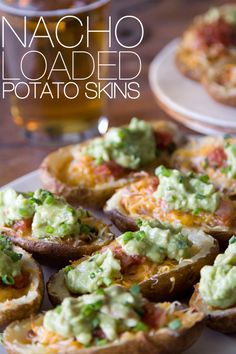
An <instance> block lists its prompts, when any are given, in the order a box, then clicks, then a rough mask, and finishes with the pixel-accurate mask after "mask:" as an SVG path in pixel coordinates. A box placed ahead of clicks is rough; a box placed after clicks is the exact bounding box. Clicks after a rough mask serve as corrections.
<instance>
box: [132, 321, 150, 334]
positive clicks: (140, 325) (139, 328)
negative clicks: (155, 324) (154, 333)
mask: <svg viewBox="0 0 236 354" xmlns="http://www.w3.org/2000/svg"><path fill="white" fill-rule="evenodd" d="M147 330H148V326H147V325H146V324H145V323H143V322H139V323H137V324H136V326H135V327H134V331H135V332H146V331H147Z"/></svg>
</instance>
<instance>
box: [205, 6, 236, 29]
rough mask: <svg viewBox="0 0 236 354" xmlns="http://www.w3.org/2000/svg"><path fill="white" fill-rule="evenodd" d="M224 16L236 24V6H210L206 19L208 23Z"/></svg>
mask: <svg viewBox="0 0 236 354" xmlns="http://www.w3.org/2000/svg"><path fill="white" fill-rule="evenodd" d="M220 18H223V19H224V20H225V21H226V22H228V23H230V24H232V25H234V26H236V8H235V6H230V5H229V6H225V7H224V8H218V7H212V8H210V9H209V10H208V11H207V12H206V14H205V16H204V19H205V21H206V22H207V23H213V22H217V21H219V19H220Z"/></svg>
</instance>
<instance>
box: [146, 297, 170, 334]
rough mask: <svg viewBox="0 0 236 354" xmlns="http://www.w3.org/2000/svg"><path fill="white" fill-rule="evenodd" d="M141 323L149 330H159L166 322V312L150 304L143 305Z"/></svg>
mask: <svg viewBox="0 0 236 354" xmlns="http://www.w3.org/2000/svg"><path fill="white" fill-rule="evenodd" d="M144 311H145V313H144V316H143V319H142V320H143V322H144V323H146V324H147V325H148V326H149V327H151V328H156V329H158V328H160V327H161V326H162V325H163V324H164V323H165V322H166V311H165V310H163V309H161V308H160V307H156V306H155V305H154V304H152V303H151V302H148V303H147V304H145V305H144Z"/></svg>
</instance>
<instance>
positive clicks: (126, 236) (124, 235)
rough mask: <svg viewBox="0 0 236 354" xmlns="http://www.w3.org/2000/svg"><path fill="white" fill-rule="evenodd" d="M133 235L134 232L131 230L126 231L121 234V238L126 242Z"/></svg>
mask: <svg viewBox="0 0 236 354" xmlns="http://www.w3.org/2000/svg"><path fill="white" fill-rule="evenodd" d="M133 237H134V233H133V232H131V231H127V232H125V233H124V234H123V236H122V239H123V242H124V244H126V243H128V242H129V241H130V240H132V238H133Z"/></svg>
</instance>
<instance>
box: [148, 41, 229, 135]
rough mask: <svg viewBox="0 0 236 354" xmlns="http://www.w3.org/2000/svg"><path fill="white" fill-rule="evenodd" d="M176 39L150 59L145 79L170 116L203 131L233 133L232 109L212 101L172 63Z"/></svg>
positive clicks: (207, 132)
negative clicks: (147, 76) (146, 78)
mask: <svg viewBox="0 0 236 354" xmlns="http://www.w3.org/2000/svg"><path fill="white" fill-rule="evenodd" d="M178 42H179V40H178V39H176V40H174V41H172V42H171V43H169V44H168V45H167V46H166V47H165V48H164V49H163V50H162V51H161V52H160V53H159V54H158V55H157V56H156V57H155V58H154V60H153V62H152V63H151V65H150V69H149V81H150V85H151V88H152V90H153V93H154V94H155V97H156V99H157V101H158V103H159V105H160V106H161V107H162V108H163V109H164V110H165V111H166V112H167V113H168V114H169V115H171V116H172V117H173V118H174V119H176V120H177V121H179V122H181V123H182V124H184V125H185V126H187V127H188V128H190V129H193V130H195V131H197V132H200V133H203V134H219V133H231V134H236V108H233V107H229V106H225V105H223V104H220V103H218V102H216V101H214V100H213V99H212V98H211V97H210V96H209V95H208V93H207V92H206V90H205V88H204V87H203V86H202V85H201V84H199V83H198V82H195V81H192V80H190V79H188V78H186V77H184V76H183V75H182V74H181V73H180V72H179V70H178V69H177V67H176V65H175V52H176V48H177V45H178Z"/></svg>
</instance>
